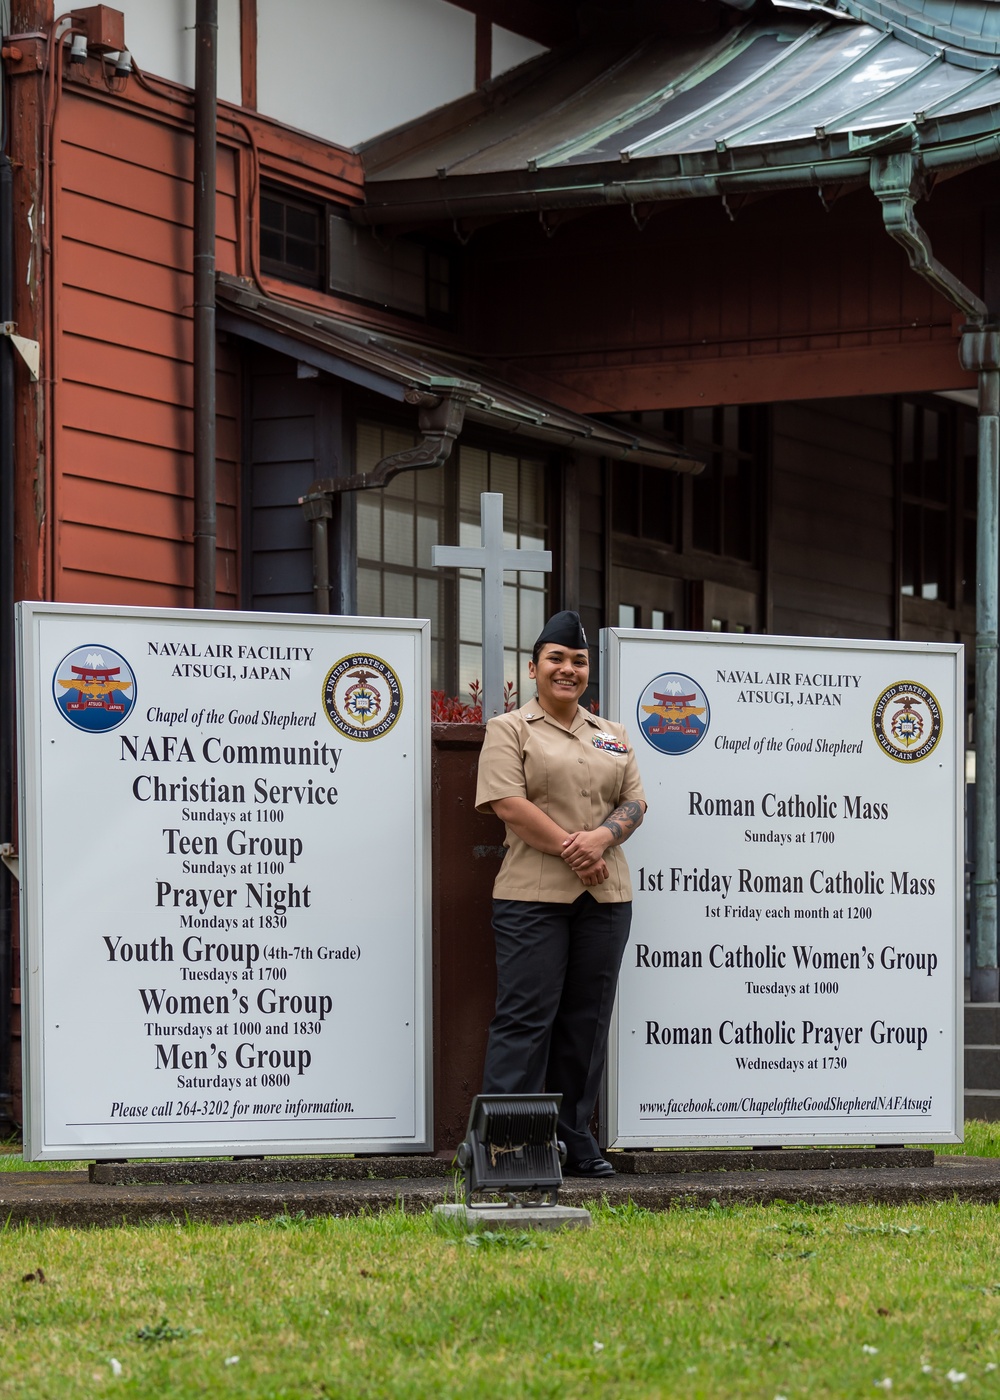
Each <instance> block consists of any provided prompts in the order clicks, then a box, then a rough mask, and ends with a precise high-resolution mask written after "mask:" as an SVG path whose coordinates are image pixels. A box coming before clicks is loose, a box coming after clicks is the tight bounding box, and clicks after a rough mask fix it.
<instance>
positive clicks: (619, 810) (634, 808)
mask: <svg viewBox="0 0 1000 1400" xmlns="http://www.w3.org/2000/svg"><path fill="white" fill-rule="evenodd" d="M641 821H642V803H641V802H623V803H622V804H621V806H620V807H616V808H615V810H614V811H613V812H612V813H611V814H610V816H607V817H605V818H604V821H603V822H601V825H602V826H606V827H607V828H608V830H609V831H610V832H611V835H612V836H613V837H614V838H615V841H616V842H620V841H624V840H626V839H627V838H628V837H629V836H631V835H632V832H633V831H634V830H635V829H636V827H637V826H638V825H639V823H640V822H641Z"/></svg>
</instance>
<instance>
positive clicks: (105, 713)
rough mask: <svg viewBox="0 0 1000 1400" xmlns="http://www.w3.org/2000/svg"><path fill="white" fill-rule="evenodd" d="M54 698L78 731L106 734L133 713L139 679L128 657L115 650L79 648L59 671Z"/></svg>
mask: <svg viewBox="0 0 1000 1400" xmlns="http://www.w3.org/2000/svg"><path fill="white" fill-rule="evenodd" d="M52 698H53V700H55V702H56V707H57V708H58V709H59V711H60V713H61V714H62V716H63V718H64V719H67V720H68V721H69V722H70V724H71V725H73V727H74V728H75V729H83V730H84V731H86V732H87V733H89V734H106V733H107V732H108V730H110V729H117V728H118V726H119V725H120V724H121V723H123V721H124V720H125V719H126V718H127V717H128V715H129V714H130V713H131V711H132V707H133V705H134V704H135V676H134V675H133V673H132V667H131V666H130V665H129V664H128V662H127V661H126V660H125V658H124V656H121V655H120V654H119V653H118V652H117V651H115V650H114V649H113V648H112V647H104V646H83V647H77V648H76V649H75V650H74V651H71V652H68V653H67V655H66V656H64V657H63V659H62V660H61V661H60V663H59V665H58V666H57V667H56V669H55V674H54V675H53V677H52Z"/></svg>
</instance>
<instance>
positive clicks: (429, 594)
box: [0, 0, 1000, 1121]
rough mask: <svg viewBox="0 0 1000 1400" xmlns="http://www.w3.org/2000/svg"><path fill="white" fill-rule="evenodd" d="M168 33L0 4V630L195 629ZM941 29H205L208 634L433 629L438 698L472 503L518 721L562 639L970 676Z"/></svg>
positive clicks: (833, 18) (766, 5) (968, 128)
mask: <svg viewBox="0 0 1000 1400" xmlns="http://www.w3.org/2000/svg"><path fill="white" fill-rule="evenodd" d="M191 8H192V7H190V6H187V7H186V6H185V5H183V4H182V3H180V0H177V2H176V3H173V2H171V3H165V2H164V0H127V3H126V0H122V3H121V7H120V9H109V7H106V6H87V7H85V8H83V9H78V10H74V11H73V12H72V14H71V15H69V16H66V17H63V18H60V17H59V15H58V14H57V13H56V12H55V10H54V9H53V6H52V4H51V0H11V4H10V20H9V34H8V35H7V36H6V37H5V38H4V50H3V93H2V96H3V104H4V130H5V132H6V133H7V141H6V148H5V149H6V153H7V156H5V158H4V159H5V169H4V170H3V172H2V173H3V176H4V182H3V186H2V189H3V199H4V208H5V220H4V222H3V224H2V227H3V228H4V229H6V230H7V236H8V237H9V240H10V242H9V246H8V247H7V248H6V249H4V250H3V256H4V260H5V264H6V267H7V271H8V276H7V277H6V279H5V280H4V281H3V283H2V285H0V293H2V294H3V296H4V297H5V299H6V304H5V305H4V306H3V307H2V308H0V310H2V311H3V315H2V317H0V319H2V320H5V321H11V322H14V323H15V324H16V333H17V335H18V336H19V337H20V338H21V342H22V348H27V353H28V359H29V360H30V358H31V342H37V344H38V347H39V353H40V366H39V374H38V378H37V380H35V379H33V377H32V373H31V369H30V366H29V364H28V363H27V362H26V361H25V360H24V359H22V358H21V356H20V355H19V354H15V353H14V348H13V346H12V344H11V342H10V341H8V343H7V344H6V345H5V346H4V348H3V362H2V367H3V370H4V375H5V379H4V384H5V385H6V386H7V388H6V391H5V392H7V394H8V395H9V403H10V408H9V410H8V412H7V414H6V416H5V417H4V421H3V427H2V435H3V443H2V444H0V446H2V452H3V455H2V457H0V478H2V479H0V517H2V518H0V532H2V533H0V554H2V555H3V557H4V558H5V560H6V570H5V572H4V573H3V574H2V576H0V614H4V615H7V614H9V612H10V604H11V602H12V601H13V600H14V599H16V598H29V597H30V598H47V599H57V600H66V601H74V602H94V603H123V604H125V603H128V604H142V605H170V606H178V605H180V606H185V605H190V604H191V603H192V602H193V601H194V596H195V595H194V572H193V556H194V543H193V536H194V532H195V524H194V509H195V507H194V497H195V487H194V483H193V466H192V461H193V403H194V389H193V381H194V376H195V375H196V374H197V373H198V364H197V363H196V356H195V352H194V343H193V329H192V328H193V317H192V309H193V304H194V292H193V283H192V268H193V257H192V232H191V230H192V218H193V215H192V209H193V191H194V182H195V167H194V160H195V153H194V141H193V95H192V86H193V82H194V72H193V65H192V58H193V36H192V35H191V34H190V33H189V32H188V31H186V30H185V25H190V21H191V16H190V15H189V14H188V10H189V9H191ZM958 9H959V7H955V6H954V5H952V4H950V3H944V0H906V3H904V0H829V3H827V4H826V5H821V4H819V3H815V4H814V3H811V0H797V3H795V4H792V3H786V2H785V0H774V2H773V3H771V2H770V0H756V3H755V0H672V3H671V4H670V5H662V4H653V3H646V0H631V3H628V0H620V2H619V3H601V2H600V0H598V2H597V3H593V2H591V3H583V2H582V0H581V2H580V3H578V2H577V0H455V2H454V3H449V2H448V0H339V3H337V4H333V5H331V4H328V3H326V0H285V3H284V4H283V5H282V6H280V7H278V6H276V5H274V4H273V0H224V2H223V3H222V4H220V6H219V89H218V90H219V98H220V100H219V104H218V143H217V161H216V172H217V191H218V193H217V201H216V215H217V235H216V241H215V257H216V269H217V274H218V275H217V296H216V308H215V318H216V326H217V344H216V351H217V363H216V371H215V393H216V413H217V426H216V451H215V459H216V465H217V550H216V556H215V558H216V571H215V589H216V601H217V606H219V607H237V606H238V607H245V608H260V609H265V610H276V611H313V610H315V609H319V610H329V611H333V612H344V613H354V612H358V613H362V614H383V615H389V616H400V615H402V616H428V617H430V618H431V620H432V623H433V636H434V685H435V687H437V688H439V689H442V690H445V691H446V692H448V693H449V694H460V693H462V692H464V691H467V688H468V684H469V682H470V680H472V679H473V678H476V677H478V676H479V675H480V673H481V657H480V651H479V634H478V628H479V619H478V584H477V581H476V580H475V579H474V578H465V577H462V576H460V577H458V578H457V579H453V578H449V577H445V576H444V575H443V574H442V571H440V570H436V569H434V568H432V567H431V564H430V547H431V545H432V544H434V543H456V542H459V541H461V540H462V539H463V535H464V534H466V533H467V532H468V531H470V530H472V529H474V528H475V523H476V521H477V520H478V511H479V494H480V492H481V491H482V490H486V489H489V490H494V491H502V492H503V494H504V501H505V522H506V528H507V530H508V531H509V532H510V536H511V538H512V539H515V540H516V542H517V543H519V544H522V545H525V546H529V547H530V546H535V545H543V546H545V547H548V548H551V549H552V550H553V551H554V554H555V561H556V568H555V570H554V572H553V574H552V575H551V576H550V577H548V578H544V577H542V576H540V575H519V576H518V577H517V579H516V580H514V579H512V580H511V581H510V585H509V589H508V632H507V639H506V645H507V649H508V650H507V657H508V675H509V679H510V680H511V681H512V683H513V684H514V685H515V686H517V687H518V688H519V689H522V690H523V688H524V684H525V669H524V668H525V661H526V658H527V655H528V653H529V651H530V646H531V642H532V641H533V639H534V636H535V635H536V633H537V631H538V628H539V624H540V621H541V619H542V617H543V615H544V613H545V612H546V610H551V609H553V608H557V607H562V606H572V607H578V608H579V609H580V611H581V613H582V614H583V617H584V620H585V624H586V626H587V629H588V632H589V633H590V634H591V636H592V637H594V638H596V635H597V632H598V630H599V628H600V627H602V626H606V625H609V624H624V625H638V626H651V627H660V626H667V627H684V628H693V629H713V630H719V631H754V632H763V631H766V632H773V633H780V634H794V635H814V636H839V637H840V636H855V637H870V638H924V639H931V640H954V639H958V640H962V641H964V642H966V643H967V644H969V652H968V655H969V658H970V666H971V658H972V654H973V650H974V648H973V647H972V645H971V644H972V642H973V640H974V636H975V631H976V607H975V592H976V589H975V580H976V564H975V560H976V548H977V546H976V530H977V486H976V481H977V414H976V389H977V379H978V377H980V376H978V375H977V371H979V370H982V371H983V373H985V374H989V373H991V372H992V371H991V369H990V366H991V364H992V361H991V359H990V354H991V353H992V352H991V350H990V348H989V345H986V348H985V349H984V344H985V341H984V337H985V338H986V340H987V341H988V337H989V335H990V334H991V332H990V326H991V325H992V318H991V316H990V314H989V313H990V311H991V310H992V309H994V308H995V307H996V305H997V303H998V302H1000V285H998V283H997V278H998V276H1000V244H998V242H997V217H996V203H997V198H998V196H997V191H996V177H995V171H996V165H995V162H996V160H997V158H998V157H1000V77H998V75H997V63H998V55H1000V22H998V21H1000V16H998V15H997V7H996V6H994V5H990V4H986V3H969V4H967V5H965V6H963V7H961V11H962V13H961V14H959V13H958ZM279 10H280V14H279ZM953 12H954V13H953ZM125 48H127V49H128V51H129V52H128V53H123V49H125ZM442 101H444V105H443V106H442V105H440V104H441V102H442ZM8 156H9V161H8V160H7V157H8ZM970 324H971V325H973V326H974V327H975V328H976V331H975V334H973V333H972V332H968V331H966V332H965V333H964V335H965V339H964V341H963V327H965V326H968V325H970ZM975 335H978V336H979V340H978V341H976V340H975ZM963 345H964V352H963V353H964V363H965V365H966V366H968V367H966V368H963V364H962V361H961V360H960V353H959V352H960V349H963ZM977 345H978V351H977V349H976V347H977ZM977 354H978V359H977ZM994 368H995V366H994ZM699 468H701V469H700V470H699ZM994 471H995V467H994ZM380 481H385V482H387V484H384V485H380V484H374V483H379V482H380ZM345 486H346V487H347V488H348V489H344V488H345ZM303 496H311V497H312V501H313V505H314V509H313V511H312V514H313V515H317V514H318V515H319V516H320V517H321V518H322V519H323V521H324V522H325V524H326V527H327V528H326V530H325V532H324V533H323V534H322V535H320V536H319V541H320V545H319V547H320V548H321V549H323V550H325V551H327V553H326V554H325V555H324V557H323V558H322V559H318V558H317V552H316V551H317V536H316V534H315V529H316V527H315V523H314V521H312V520H310V519H309V518H307V512H306V511H304V510H303V508H302V506H301V505H300V498H302V497H303ZM5 541H6V542H7V543H6V544H5ZM4 625H6V624H4ZM10 647H11V637H10V632H9V629H8V630H7V631H6V632H4V631H3V629H2V627H0V649H5V650H4V654H3V656H2V658H0V661H2V666H3V669H4V672H5V674H6V675H7V676H8V677H9V675H10V669H11V668H10ZM969 693H970V720H969V743H970V745H971V744H973V743H974V738H975V733H974V724H973V721H972V718H971V716H972V713H973V710H974V706H973V703H972V702H973V697H974V684H973V677H972V673H971V670H970V687H969ZM2 709H3V715H2V728H3V731H4V732H3V735H2V736H0V808H2V810H0V840H9V841H11V842H13V841H14V840H15V838H14V833H13V827H12V805H11V792H12V783H13V778H12V758H11V737H10V736H11V733H12V690H11V687H10V685H9V683H7V684H6V688H5V690H4V692H3V701H2ZM463 752H464V750H463ZM456 858H457V857H456ZM487 875H488V872H487ZM483 878H484V879H486V876H484V877H483ZM481 883H482V881H481ZM0 906H2V907H0V943H2V946H0V961H2V970H0V1017H4V1018H6V1024H5V1025H4V1024H0V1044H2V1045H3V1047H4V1049H3V1053H4V1054H7V1055H8V1060H7V1062H6V1063H4V1064H2V1065H0V1074H2V1075H3V1077H4V1078H5V1080H6V1082H7V1083H9V1085H10V1093H9V1094H8V1097H7V1100H6V1102H7V1113H8V1116H9V1117H11V1118H12V1119H14V1120H15V1121H16V1119H17V1115H18V1106H17V1102H16V1093H17V1088H16V1086H17V1084H18V1060H17V1052H16V1036H17V1017H16V1001H17V987H16V975H15V971H14V969H15V967H16V956H15V954H16V889H13V888H11V886H10V881H9V879H7V878H6V877H3V884H2V886H0ZM12 999H13V1001H12ZM476 1014H477V1015H478V1014H479V1013H478V1011H477V1012H476ZM475 1034H476V1031H475V1029H474V1028H472V1029H468V1028H466V1029H463V1031H462V1033H461V1037H466V1039H465V1040H463V1041H462V1046H461V1047H460V1049H459V1050H458V1052H457V1053H458V1055H459V1057H461V1056H462V1055H465V1056H466V1058H467V1059H468V1056H469V1055H470V1054H472V1056H473V1059H474V1052H472V1051H470V1050H469V1048H468V1044H469V1040H470V1038H474V1036H475ZM461 1037H460V1039H461ZM11 1045H13V1053H12V1054H10V1051H9V1047H10V1046H11ZM463 1072H464V1074H465V1079H464V1080H463V1081H462V1082H463V1083H464V1082H467V1081H468V1079H469V1077H470V1074H471V1075H473V1077H474V1072H475V1070H474V1068H473V1070H468V1068H466V1070H465V1071H463Z"/></svg>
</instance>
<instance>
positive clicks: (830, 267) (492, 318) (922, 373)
mask: <svg viewBox="0 0 1000 1400" xmlns="http://www.w3.org/2000/svg"><path fill="white" fill-rule="evenodd" d="M986 178H987V177H986V176H985V175H984V174H983V173H982V172H972V173H970V174H968V175H964V176H961V177H959V178H957V179H955V180H953V181H951V182H949V185H948V190H947V197H945V195H944V194H942V196H941V197H940V199H939V200H938V201H936V202H935V201H933V200H932V201H931V202H930V203H929V204H927V205H921V207H920V216H921V219H922V220H923V221H924V223H925V225H926V227H927V228H928V230H929V232H930V234H931V236H932V239H933V242H934V247H935V253H936V254H937V256H938V257H939V258H940V259H941V260H942V261H943V262H944V263H945V264H946V265H947V266H948V267H949V268H951V269H952V270H953V271H954V272H956V273H957V274H958V275H959V276H960V277H961V278H963V280H965V281H966V282H968V283H969V285H971V286H973V287H978V286H979V284H980V276H981V268H980V263H981V243H980V234H979V213H978V210H979V208H980V207H981V203H982V199H983V197H984V194H985V187H984V183H983V182H984V180H985V179H986ZM475 240H476V241H475V243H474V246H475V247H476V249H477V253H478V261H477V271H476V274H475V285H474V287H473V289H472V295H471V297H470V309H471V314H470V317H469V321H468V331H469V335H470V337H472V338H476V337H477V335H478V338H479V340H480V343H479V345H478V346H477V347H476V348H477V350H478V352H479V353H480V354H483V355H485V356H488V357H490V358H493V359H494V360H496V361H498V362H499V365H498V368H500V369H501V370H506V371H507V372H509V373H512V374H514V375H516V376H518V377H521V376H533V377H535V382H536V383H537V384H538V386H539V388H540V390H541V388H542V386H543V385H544V386H545V392H548V393H549V394H555V395H556V396H559V395H560V391H561V386H565V387H566V388H568V389H570V390H572V391H574V392H575V393H576V394H578V395H580V396H582V399H583V400H584V401H585V407H586V408H587V409H589V410H590V411H591V412H599V411H602V410H604V411H607V410H612V409H613V410H640V409H656V408H671V407H690V406H693V405H695V404H707V403H766V402H769V401H774V400H782V399H793V398H819V397H828V396H836V397H848V396H850V395H854V394H872V393H898V392H901V391H909V392H913V391H915V390H918V389H942V388H955V387H961V386H964V385H966V384H970V385H971V384H972V383H973V379H972V376H969V375H966V374H964V373H963V372H962V370H961V369H960V368H959V365H958V357H957V345H958V340H957V325H956V318H955V315H954V310H953V308H952V307H951V306H950V305H949V304H948V303H947V302H946V301H944V299H943V298H941V297H939V296H937V295H936V294H935V293H934V292H932V291H931V289H930V288H929V287H928V285H927V284H926V283H925V282H924V281H923V280H922V279H921V278H920V277H918V276H917V275H916V274H915V273H914V272H912V271H911V270H910V268H909V266H908V265H907V261H906V257H905V254H904V253H903V251H902V249H900V248H899V247H898V246H897V245H896V244H895V243H894V242H893V241H892V240H891V239H890V238H889V236H888V234H887V233H886V232H885V230H884V228H883V226H882V219H881V214H880V209H879V205H878V202H877V200H876V199H875V197H874V195H872V194H871V193H870V192H869V191H867V190H858V191H855V192H854V193H852V194H850V195H848V196H845V197H844V198H843V199H842V200H841V201H839V202H837V203H836V204H834V206H833V208H832V209H831V210H830V212H829V213H826V212H824V210H823V207H822V205H821V203H820V201H819V199H818V197H817V196H816V194H815V193H808V192H798V193H791V194H787V195H780V196H778V195H776V196H773V197H771V198H767V199H762V200H760V201H758V202H756V203H752V204H748V205H747V206H746V207H744V208H743V209H741V210H740V211H739V212H738V214H737V217H736V219H735V222H733V221H731V220H730V219H729V218H728V217H727V215H726V212H725V210H724V208H723V207H722V205H721V203H720V202H719V201H718V200H694V201H688V202H686V203H684V204H682V205H673V206H667V207H665V208H664V209H663V210H662V211H661V212H659V213H657V214H656V215H655V216H654V217H653V218H652V220H651V221H650V222H649V224H648V225H647V227H646V228H645V229H644V230H643V231H642V232H640V231H639V230H638V229H637V228H636V227H635V226H634V224H633V223H632V221H631V219H630V218H629V215H628V214H627V213H626V212H625V211H622V210H605V211H597V212H593V213H589V214H586V215H584V216H582V217H580V218H579V219H576V220H573V221H571V222H569V223H567V224H566V225H565V226H564V227H562V228H560V229H559V230H558V231H557V232H556V233H555V235H554V236H553V238H552V239H551V240H550V239H548V238H546V236H545V234H544V232H543V231H542V229H541V228H540V227H539V225H538V222H537V220H529V219H519V220H517V221H508V222H507V223H506V224H501V225H497V226H494V227H490V228H487V229H482V230H480V231H479V232H478V233H477V234H476V235H475ZM574 402H575V406H583V405H580V401H579V400H575V401H574Z"/></svg>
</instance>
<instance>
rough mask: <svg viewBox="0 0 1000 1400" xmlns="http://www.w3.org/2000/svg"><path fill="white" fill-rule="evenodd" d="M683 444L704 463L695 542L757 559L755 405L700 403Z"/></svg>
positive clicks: (694, 495)
mask: <svg viewBox="0 0 1000 1400" xmlns="http://www.w3.org/2000/svg"><path fill="white" fill-rule="evenodd" d="M686 417H687V419H688V422H686V424H685V432H684V445H685V446H686V447H687V448H688V449H689V450H690V451H691V452H693V453H694V454H695V455H696V456H699V457H701V458H702V459H703V460H704V462H705V470H704V471H703V472H701V474H700V475H698V476H695V477H692V479H691V544H692V545H693V547H694V548H695V549H701V550H704V551H706V553H709V554H725V555H727V556H728V557H729V558H730V559H742V560H745V561H746V562H747V563H754V562H755V561H756V556H757V539H758V528H757V502H758V499H759V494H760V493H759V489H758V485H759V483H758V478H759V470H758V465H757V463H758V459H759V456H760V444H759V441H758V438H759V430H758V424H759V415H758V412H757V410H756V408H754V407H752V406H736V405H727V406H725V407H717V408H696V409H693V410H692V411H691V413H690V414H689V415H686Z"/></svg>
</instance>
